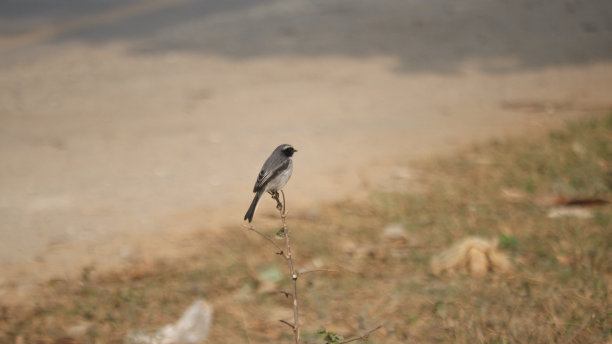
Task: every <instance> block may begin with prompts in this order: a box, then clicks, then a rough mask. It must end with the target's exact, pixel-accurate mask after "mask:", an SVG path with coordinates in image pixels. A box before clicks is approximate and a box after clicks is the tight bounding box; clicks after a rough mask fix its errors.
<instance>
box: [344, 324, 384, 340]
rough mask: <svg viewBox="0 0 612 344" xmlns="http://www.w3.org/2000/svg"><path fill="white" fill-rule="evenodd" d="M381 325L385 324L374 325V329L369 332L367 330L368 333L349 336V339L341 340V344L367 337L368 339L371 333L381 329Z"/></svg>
mask: <svg viewBox="0 0 612 344" xmlns="http://www.w3.org/2000/svg"><path fill="white" fill-rule="evenodd" d="M381 327H383V325H382V324H380V325H378V326H376V327H374V328H373V329H371V330H369V331H368V332H366V333H364V334H362V335H361V336H359V337H353V338H349V339H347V340H343V341H341V342H340V343H339V344H344V343H350V342H354V341H357V340H366V339H368V337H370V335H371V334H372V333H374V332H376V331H378V330H379V329H380V328H381Z"/></svg>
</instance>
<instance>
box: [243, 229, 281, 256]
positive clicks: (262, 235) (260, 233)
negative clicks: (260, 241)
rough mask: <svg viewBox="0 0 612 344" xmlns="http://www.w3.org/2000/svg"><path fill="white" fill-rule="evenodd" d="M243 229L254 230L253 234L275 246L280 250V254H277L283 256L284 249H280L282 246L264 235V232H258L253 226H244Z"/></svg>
mask: <svg viewBox="0 0 612 344" xmlns="http://www.w3.org/2000/svg"><path fill="white" fill-rule="evenodd" d="M242 227H244V228H246V229H249V230H252V231H253V232H255V233H257V234H259V235H260V236H261V237H262V238H264V239H266V240H268V241H269V242H270V243H271V244H272V245H274V247H276V249H278V252H276V254H278V255H283V253H284V252H283V249H282V248H280V246H278V244H277V243H275V242H274V240H273V239H272V238H270V237H269V236H267V235H265V234H263V233H262V232H260V231H258V230H257V229H256V228H255V227H253V226H252V225H245V224H243V225H242Z"/></svg>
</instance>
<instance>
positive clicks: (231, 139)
mask: <svg viewBox="0 0 612 344" xmlns="http://www.w3.org/2000/svg"><path fill="white" fill-rule="evenodd" d="M0 90H1V92H0V161H2V163H1V164H0V239H1V240H0V265H1V266H2V268H1V270H0V295H1V294H3V293H4V294H5V295H8V293H12V292H17V293H21V294H27V293H28V291H29V290H30V289H29V288H31V287H32V285H33V284H34V283H35V282H36V281H41V280H44V279H47V278H51V277H58V276H59V277H63V276H70V275H73V274H75V273H78V272H79V271H80V269H82V268H83V267H84V266H95V267H96V268H99V269H103V268H113V267H116V266H118V265H121V264H126V263H130V264H131V263H134V262H140V261H147V260H157V259H168V258H171V257H179V258H180V256H181V255H183V254H186V252H194V250H197V249H200V248H195V247H193V245H191V246H190V240H189V238H190V235H193V233H196V232H202V231H212V230H219V229H223V230H236V231H238V230H241V228H240V224H241V220H242V217H243V214H244V211H245V210H246V208H247V206H248V204H249V203H250V201H251V197H252V194H251V190H252V186H253V183H254V179H255V177H256V174H257V172H258V170H259V168H260V167H261V164H262V163H263V160H264V159H265V158H266V157H267V155H268V154H269V153H270V152H271V151H272V149H273V148H274V147H276V145H278V144H280V143H291V144H293V145H294V146H295V147H296V148H297V149H298V150H299V152H298V153H297V154H296V157H295V171H294V175H293V178H292V180H291V182H290V183H289V185H288V186H287V192H288V195H289V197H290V202H291V206H292V207H293V209H295V211H309V209H315V208H316V204H317V202H320V201H329V200H339V199H344V198H347V197H363V196H364V195H365V193H364V191H363V189H364V188H366V189H378V188H393V187H394V181H395V180H396V179H397V178H408V179H409V178H411V177H412V176H413V173H412V170H411V164H410V162H411V161H416V160H417V159H419V158H423V157H427V156H430V155H432V154H442V153H452V152H455V151H456V150H457V149H458V148H460V147H463V146H464V145H466V144H469V143H472V142H477V141H485V142H486V140H487V139H488V138H491V137H504V136H507V135H529V134H530V133H535V132H541V131H543V130H546V129H549V128H551V127H555V126H559V125H561V124H562V123H563V122H564V121H565V120H567V119H573V118H582V117H586V116H591V115H597V114H601V113H603V112H605V111H607V110H608V109H610V108H612V98H611V97H610V95H611V94H612V92H611V91H612V2H606V1H565V2H553V1H484V0H482V1H476V0H470V1H461V2H459V3H452V4H451V3H448V2H445V1H429V0H422V1H384V2H383V1H381V2H373V1H354V0H344V1H195V0H194V1H189V0H182V1H170V0H161V1H145V2H137V1H134V2H122V1H90V0H88V1H81V2H78V4H74V3H71V2H70V1H59V2H57V3H55V4H54V5H50V4H49V3H48V2H46V1H42V0H33V1H28V2H23V1H17V0H12V1H3V2H2V4H0ZM265 202H266V203H264V204H263V205H262V206H260V208H259V213H258V215H259V216H262V215H263V214H265V213H266V212H271V211H272V210H273V202H272V201H270V200H266V201H265ZM266 207H267V208H269V209H266ZM256 217H257V216H256Z"/></svg>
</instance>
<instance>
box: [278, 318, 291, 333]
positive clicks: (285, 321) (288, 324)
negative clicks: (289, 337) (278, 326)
mask: <svg viewBox="0 0 612 344" xmlns="http://www.w3.org/2000/svg"><path fill="white" fill-rule="evenodd" d="M279 321H280V322H282V323H283V324H285V325H287V326H289V327H291V328H292V329H293V330H294V331H295V326H293V324H292V323H290V322H288V321H287V320H282V319H281V320H279Z"/></svg>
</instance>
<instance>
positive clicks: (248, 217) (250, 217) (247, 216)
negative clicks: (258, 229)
mask: <svg viewBox="0 0 612 344" xmlns="http://www.w3.org/2000/svg"><path fill="white" fill-rule="evenodd" d="M262 194H263V190H262V191H259V192H257V193H256V194H255V198H253V202H251V206H250V207H249V210H247V212H246V214H245V215H244V219H245V220H247V221H249V222H251V221H253V215H254V214H255V208H257V203H259V198H260V197H261V195H262Z"/></svg>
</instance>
